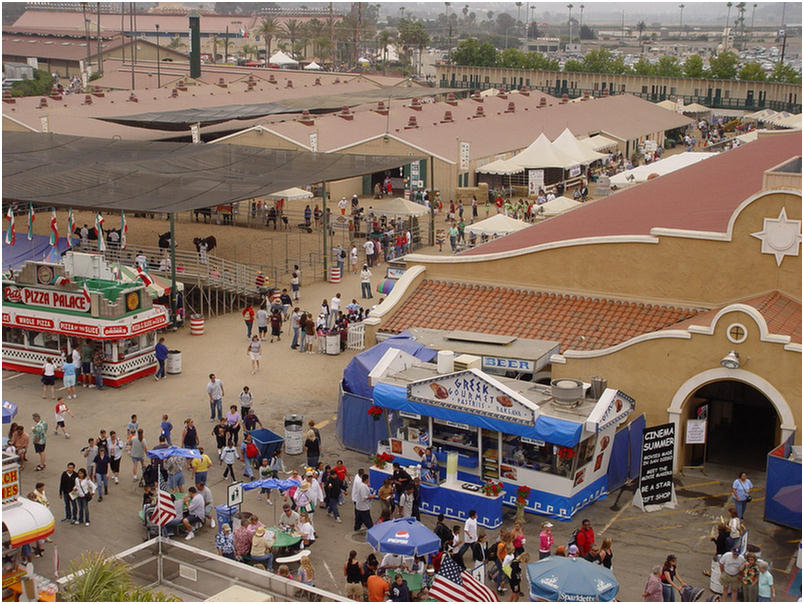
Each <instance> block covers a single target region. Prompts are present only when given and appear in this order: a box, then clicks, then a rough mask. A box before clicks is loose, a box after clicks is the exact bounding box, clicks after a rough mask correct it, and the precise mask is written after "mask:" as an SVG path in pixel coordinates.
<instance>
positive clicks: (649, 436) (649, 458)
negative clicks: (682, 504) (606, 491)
mask: <svg viewBox="0 0 804 604" xmlns="http://www.w3.org/2000/svg"><path fill="white" fill-rule="evenodd" d="M675 444H676V427H675V425H674V424H663V425H661V426H653V427H652V428H645V429H644V430H643V432H642V469H641V471H640V474H639V492H640V493H641V495H642V503H643V505H654V504H658V503H667V502H668V501H670V500H671V499H672V497H673V449H674V448H675Z"/></svg>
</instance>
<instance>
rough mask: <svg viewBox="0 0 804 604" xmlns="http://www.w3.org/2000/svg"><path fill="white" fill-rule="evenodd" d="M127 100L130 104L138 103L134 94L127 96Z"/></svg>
mask: <svg viewBox="0 0 804 604" xmlns="http://www.w3.org/2000/svg"><path fill="white" fill-rule="evenodd" d="M128 100H129V101H131V102H132V103H138V102H139V101H138V100H137V95H136V94H134V93H133V92H132V93H131V94H130V95H128Z"/></svg>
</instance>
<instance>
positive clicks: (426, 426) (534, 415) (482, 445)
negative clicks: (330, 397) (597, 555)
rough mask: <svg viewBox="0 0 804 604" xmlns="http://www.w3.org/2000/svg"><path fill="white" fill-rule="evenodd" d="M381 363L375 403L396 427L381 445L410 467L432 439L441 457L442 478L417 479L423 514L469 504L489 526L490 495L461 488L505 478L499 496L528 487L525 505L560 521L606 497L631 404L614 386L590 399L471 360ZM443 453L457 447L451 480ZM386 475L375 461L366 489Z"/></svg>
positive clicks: (450, 513)
mask: <svg viewBox="0 0 804 604" xmlns="http://www.w3.org/2000/svg"><path fill="white" fill-rule="evenodd" d="M387 354H392V352H391V351H390V350H389V351H388V353H387ZM378 365H382V362H381V363H380V364H378ZM387 366H388V367H389V369H388V371H386V373H385V374H384V375H380V376H378V375H377V374H376V373H375V372H372V376H373V379H374V380H375V382H374V402H375V404H376V405H378V406H380V407H382V408H383V409H384V410H385V411H386V414H387V415H392V414H398V416H399V418H398V420H399V421H393V422H391V421H388V422H387V425H388V426H389V432H390V426H391V425H394V426H398V428H396V430H395V432H394V433H389V435H388V436H389V438H388V441H387V444H386V443H381V444H380V445H379V447H378V453H381V452H388V453H390V454H392V455H393V456H394V457H395V461H399V462H400V463H401V464H402V465H414V466H415V465H417V464H419V463H420V461H421V456H422V454H423V453H424V450H425V448H426V447H428V446H430V447H432V449H433V452H434V453H435V455H436V457H437V458H438V459H439V460H440V462H441V463H440V465H441V472H440V477H439V478H440V481H439V484H437V485H427V484H424V483H423V485H422V495H421V505H420V510H421V511H422V512H424V513H428V514H438V513H443V514H444V515H445V516H446V517H448V518H455V519H463V518H465V515H466V513H467V512H468V510H469V509H472V508H474V509H476V510H477V511H478V522H479V524H481V525H483V526H488V527H489V528H496V527H497V526H499V524H501V522H502V518H501V514H502V511H501V510H500V511H499V514H500V516H499V523H498V516H497V512H496V510H494V509H493V502H492V500H493V499H497V498H491V497H486V496H483V495H482V493H481V492H479V491H470V490H468V489H470V488H471V486H470V485H479V484H483V483H484V482H485V481H487V480H492V481H495V482H496V481H500V482H502V483H503V485H504V494H503V495H502V496H501V497H499V499H500V503H501V504H505V505H508V506H515V504H516V492H517V489H518V487H519V486H521V485H526V486H528V487H530V488H531V492H530V496H529V498H528V501H527V504H526V506H525V509H526V510H527V511H529V512H533V513H539V514H545V515H549V516H551V517H554V518H558V519H564V520H568V519H570V518H571V517H572V515H573V514H574V513H575V512H577V511H578V510H579V509H581V508H582V507H584V506H586V505H589V504H590V503H592V502H593V501H595V500H597V499H599V498H600V497H603V496H605V495H606V493H607V470H608V464H609V459H610V456H611V449H612V447H611V443H612V441H613V439H614V433H615V431H616V429H617V426H619V425H620V424H622V423H623V422H624V421H625V420H626V419H627V418H628V416H629V415H630V414H631V412H632V411H633V410H634V400H633V399H631V398H630V397H628V396H627V395H625V394H624V393H622V392H620V391H619V390H616V389H612V388H605V389H602V392H600V396H599V397H598V398H593V397H592V396H591V394H590V393H589V392H588V391H589V386H590V385H589V384H584V383H583V382H581V381H580V380H569V379H562V380H554V383H553V386H552V387H551V386H546V385H542V384H537V383H534V382H526V381H522V380H516V379H511V378H506V377H501V376H492V375H489V374H487V373H484V372H483V371H481V370H480V369H477V368H471V369H466V370H463V371H448V372H446V373H439V372H438V369H437V367H436V365H435V364H432V363H424V362H421V361H418V360H415V361H410V362H409V363H407V365H406V366H405V368H403V369H401V370H396V371H393V370H392V369H390V368H391V367H394V363H388V364H387ZM397 368H398V365H397ZM392 371H393V372H392ZM556 382H561V383H556ZM565 387H566V388H565ZM567 392H569V396H567ZM394 420H396V418H394ZM448 453H456V454H457V472H456V474H457V476H456V480H449V478H451V477H448V476H447V472H446V468H445V467H444V466H446V465H447V464H446V462H447V455H448ZM388 473H389V470H379V469H377V468H372V471H371V472H370V477H371V486H372V488H375V489H376V488H379V486H380V485H381V484H382V481H383V480H384V478H385V477H386V476H387V474H388ZM445 479H446V480H445ZM484 515H485V517H486V518H485V520H486V521H485V522H484Z"/></svg>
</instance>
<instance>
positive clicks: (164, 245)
mask: <svg viewBox="0 0 804 604" xmlns="http://www.w3.org/2000/svg"><path fill="white" fill-rule="evenodd" d="M177 247H178V246H177ZM159 248H160V249H163V250H169V249H170V231H167V232H166V233H162V234H161V235H159Z"/></svg>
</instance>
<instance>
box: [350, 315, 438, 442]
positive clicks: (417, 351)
mask: <svg viewBox="0 0 804 604" xmlns="http://www.w3.org/2000/svg"><path fill="white" fill-rule="evenodd" d="M389 348H397V349H399V350H401V351H403V352H407V353H408V354H410V355H413V356H414V357H416V358H417V359H419V360H421V361H425V362H427V361H431V360H432V359H433V358H435V356H436V351H435V350H431V349H430V348H427V347H425V346H424V345H423V344H419V343H418V342H416V341H415V340H414V339H413V338H412V337H411V335H410V332H408V331H403V332H402V333H400V334H397V335H395V336H392V337H390V338H388V339H387V340H385V341H383V342H380V343H379V344H377V345H376V346H372V347H371V348H369V349H368V350H365V351H363V352H361V353H360V354H359V355H357V356H356V357H355V358H353V359H352V360H351V361H350V362H349V364H348V365H347V366H346V369H344V371H343V381H342V382H341V392H340V397H339V400H338V419H337V423H336V424H335V431H336V434H337V436H338V440H339V441H340V442H341V444H342V445H343V446H344V447H346V448H348V449H353V450H355V451H360V452H362V453H367V454H371V453H374V452H375V451H376V450H377V443H378V442H379V441H381V440H384V439H386V438H388V431H387V429H386V425H385V422H384V421H375V420H373V419H372V418H371V417H370V416H369V414H368V409H369V407H371V406H372V405H373V404H374V401H373V400H372V399H373V396H374V388H373V387H372V386H371V385H370V384H369V381H368V374H369V372H370V371H371V370H372V369H374V366H375V365H376V364H377V362H378V361H379V360H380V358H382V356H383V355H384V354H385V353H386V352H387V351H388V349H389ZM392 429H395V426H394V425H392Z"/></svg>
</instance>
